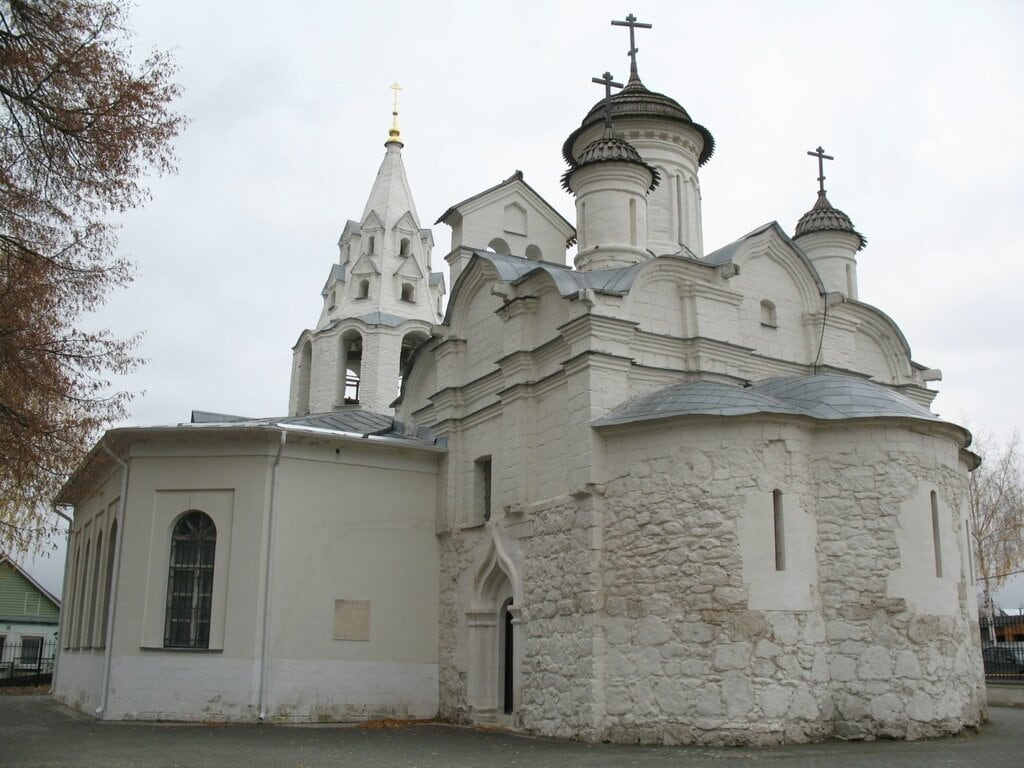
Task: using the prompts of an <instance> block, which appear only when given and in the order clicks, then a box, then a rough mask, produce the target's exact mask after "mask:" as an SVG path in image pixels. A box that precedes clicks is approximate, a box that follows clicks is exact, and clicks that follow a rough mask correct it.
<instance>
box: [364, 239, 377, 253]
mask: <svg viewBox="0 0 1024 768" xmlns="http://www.w3.org/2000/svg"><path fill="white" fill-rule="evenodd" d="M376 245H377V238H375V237H374V236H373V235H370V237H369V239H368V240H367V241H366V252H367V253H376V251H375V250H374V249H375V247H376Z"/></svg>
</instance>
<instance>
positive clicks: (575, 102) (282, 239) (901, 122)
mask: <svg viewBox="0 0 1024 768" xmlns="http://www.w3.org/2000/svg"><path fill="white" fill-rule="evenodd" d="M629 12H633V13H635V14H636V15H637V17H638V18H639V20H640V21H643V22H649V23H652V24H653V25H654V28H653V29H652V30H642V31H638V32H637V46H638V48H639V54H638V61H639V70H640V76H641V78H642V79H643V81H644V84H645V85H646V86H647V87H648V88H650V89H651V90H654V91H659V92H662V93H665V94H667V95H669V96H671V97H673V98H675V99H676V100H677V101H679V102H680V103H681V104H682V105H683V107H685V108H686V109H687V111H688V112H689V113H690V115H691V117H692V118H693V119H694V120H695V121H696V122H698V123H701V124H702V125H704V126H705V127H707V128H708V129H709V130H710V131H711V133H712V134H713V135H714V137H715V144H716V149H715V153H714V156H713V157H712V158H711V160H710V161H709V162H708V164H707V165H705V166H704V168H703V169H702V170H701V187H702V192H703V213H704V242H705V247H706V249H707V250H708V251H711V250H714V249H715V248H717V247H719V246H721V245H724V244H726V243H728V242H730V241H732V240H734V239H736V238H738V237H740V236H741V235H743V234H745V233H746V232H748V231H750V230H752V229H754V228H755V227H757V226H759V225H761V224H763V223H765V222H767V221H771V220H776V221H778V222H779V223H780V224H781V225H782V227H783V228H784V229H785V230H786V231H787V232H790V233H792V231H793V228H794V226H795V224H796V221H797V220H798V219H799V217H800V215H801V214H803V213H804V212H805V211H807V210H808V209H809V208H810V207H811V205H812V204H813V203H814V200H815V192H816V189H817V181H816V177H817V166H816V161H815V160H814V158H811V157H808V156H807V154H806V152H807V151H808V150H811V149H814V148H815V147H817V146H818V145H819V144H820V145H822V146H824V148H825V150H826V151H827V152H828V153H829V154H831V155H833V156H835V158H836V159H835V161H833V162H830V163H826V169H825V174H826V176H827V180H826V187H827V189H828V193H829V199H830V200H831V202H832V203H833V205H835V206H836V207H838V208H841V209H842V210H843V211H845V212H846V213H847V214H848V215H849V216H850V217H851V218H852V220H853V222H854V225H855V226H856V227H857V229H858V230H859V231H860V232H861V233H863V234H864V235H865V236H866V237H867V239H868V247H867V248H866V249H865V250H864V251H862V252H861V254H860V255H859V267H858V270H859V288H860V298H861V300H862V301H866V302H868V303H871V304H874V305H876V306H878V307H880V308H881V309H883V310H884V311H885V312H886V313H888V314H889V315H890V316H891V317H892V318H893V319H894V320H895V321H896V322H897V323H898V324H899V325H900V327H901V328H902V330H903V332H904V334H905V335H906V337H907V339H908V341H909V342H910V345H911V349H912V351H913V356H914V359H915V360H916V361H917V362H919V363H922V364H924V365H926V366H928V367H933V368H940V369H941V370H942V372H943V381H942V382H940V383H939V384H938V389H939V391H940V394H939V396H938V398H937V399H936V401H935V403H934V407H933V410H935V411H936V412H937V413H939V414H940V415H941V416H943V417H944V418H947V419H951V420H955V421H965V420H966V421H968V422H969V424H970V426H971V427H972V429H974V430H976V431H978V430H989V431H992V432H995V433H996V434H997V435H1007V434H1009V433H1011V432H1012V431H1013V430H1014V429H1016V428H1017V426H1018V425H1019V424H1021V423H1022V422H1024V405H1022V398H1021V397H1020V396H1019V394H1018V393H1019V389H1018V387H1019V380H1020V378H1021V375H1022V373H1024V360H1022V356H1021V351H1022V343H1021V337H1020V334H1021V331H1022V328H1024V308H1022V304H1021V302H1020V301H1018V299H1017V293H1018V292H1019V285H1020V283H1021V278H1022V276H1024V234H1022V231H1024V227H1022V224H1024V153H1022V151H1021V150H1020V147H1019V141H1018V136H1019V134H1020V132H1021V129H1022V128H1021V127H1022V126H1024V3H1021V2H1017V1H1016V0H988V1H985V0H972V1H971V2H967V1H966V0H963V1H962V2H949V1H947V0H927V1H926V2H911V1H909V0H907V1H903V0H901V1H900V2H894V1H893V0H884V1H881V2H872V1H870V0H857V2H824V1H823V0H806V1H805V0H775V2H771V3H767V2H760V1H755V0H743V1H741V0H735V1H733V2H730V1H729V0H715V1H714V2H701V1H698V0H692V1H690V2H680V1H679V0H673V1H672V2H637V1H635V0H634V1H632V2H629V3H626V4H623V3H621V2H615V3H611V2H605V1H604V0H586V1H581V2H550V1H549V2H543V3H542V2H528V1H523V0H520V1H519V2H515V3H493V2H473V3H470V2H446V1H444V0H431V2H422V1H420V2H403V1H402V0H396V1H395V2H390V3H379V2H337V1H336V0H335V1H334V2H312V1H308V2H303V1H302V0H293V2H291V3H288V4H282V3H280V2H279V1H278V2H273V3H271V2H264V1H263V0H249V2H247V3H245V4H244V5H243V6H239V4H237V3H233V2H226V0H201V1H195V2H193V1H189V0H179V1H178V2H173V3H172V2H166V1H165V2H160V1H159V0H141V1H140V3H139V7H138V8H136V9H135V11H134V13H133V16H132V24H133V26H134V28H135V31H136V34H137V37H136V40H135V45H134V47H135V51H136V53H137V54H139V55H140V56H141V55H142V54H144V53H145V52H147V51H149V50H151V49H153V48H159V49H170V50H172V51H173V53H174V56H175V59H176V61H177V62H178V64H179V66H180V72H179V81H180V82H181V84H182V85H183V87H184V95H183V97H182V98H181V100H180V102H179V103H178V109H179V110H180V111H181V112H182V113H184V114H185V115H187V116H188V118H189V120H190V121H191V122H190V124H189V126H188V127H187V129H186V130H185V132H184V133H183V134H182V136H181V137H180V138H179V140H178V141H177V143H176V147H177V152H178V156H179V172H178V174H177V175H176V176H173V177H168V178H163V179H156V180H154V181H153V183H152V185H151V188H152V192H153V199H152V201H151V202H150V203H149V204H148V205H147V206H146V207H145V208H143V209H140V210H137V211H134V212H132V213H130V214H129V215H127V216H125V217H124V221H123V227H122V230H121V238H120V242H121V247H122V250H123V252H124V253H125V254H127V255H129V256H130V257H131V258H132V259H133V260H134V261H135V263H136V264H137V268H138V277H137V279H136V281H135V282H134V284H133V285H132V286H131V287H130V288H128V289H127V290H124V291H122V292H120V293H118V294H117V295H115V296H112V297H111V299H110V301H109V302H108V303H107V305H106V306H105V307H104V308H103V310H102V311H101V312H100V313H98V314H97V315H96V316H95V317H93V318H89V319H87V321H86V323H87V324H88V325H98V326H102V327H108V328H111V329H113V330H114V331H115V332H116V333H118V334H120V335H122V336H128V335H131V334H134V333H137V332H144V333H145V336H144V337H143V340H142V342H141V344H140V347H139V351H140V353H141V354H142V356H144V357H145V358H147V360H148V362H147V364H146V365H145V366H143V367H142V368H141V369H139V371H138V372H137V373H135V374H133V375H131V376H130V377H128V378H127V379H125V380H123V381H119V382H118V384H119V386H123V387H125V388H127V389H130V390H132V391H137V392H143V393H144V394H140V395H139V396H138V397H137V398H136V400H135V401H134V402H133V403H132V408H131V410H132V415H131V419H130V420H129V421H128V422H126V423H129V424H155V423H161V424H165V423H177V422H180V421H187V420H188V418H189V413H190V411H191V410H192V409H201V410H211V411H221V412H227V413H236V414H241V415H247V416H270V415H283V414H284V413H285V412H286V410H287V406H288V380H289V374H290V368H291V346H292V345H293V344H294V343H295V341H296V339H297V338H298V336H299V333H300V332H301V331H302V330H303V329H304V328H307V327H310V326H311V325H313V324H314V323H315V321H316V319H317V317H318V315H319V312H320V308H321V299H320V289H321V288H322V286H323V283H324V280H325V279H326V277H327V274H328V271H329V269H330V265H331V263H332V262H334V261H335V260H336V258H337V249H336V247H335V243H336V241H337V239H338V236H339V234H340V233H341V230H342V227H343V226H344V224H345V221H346V220H347V219H357V218H359V216H360V215H361V213H362V210H363V206H364V204H365V202H366V196H367V194H368V192H369V190H370V186H371V184H372V182H373V178H374V175H375V173H376V170H377V167H378V165H379V164H380V161H381V159H382V158H383V154H384V147H383V142H384V139H385V138H386V137H387V129H388V127H389V126H390V122H391V114H390V113H391V97H392V92H391V90H389V86H390V85H391V83H392V82H394V81H396V80H397V81H398V82H399V83H400V84H401V86H402V89H403V90H402V92H401V102H400V112H401V115H400V118H399V122H400V126H401V130H402V139H403V141H404V142H405V149H404V150H403V158H404V160H405V165H406V170H407V172H408V175H409V181H410V184H411V186H412V190H413V194H414V196H415V199H416V206H417V208H418V211H419V215H420V217H421V222H420V223H421V225H422V226H433V224H434V221H435V220H436V219H437V217H438V216H439V215H440V214H441V213H442V212H444V211H445V209H446V208H447V207H448V206H449V205H451V204H452V203H455V202H457V201H459V200H462V199H464V198H466V197H469V196H470V195H472V194H474V193H476V192H478V191H480V190H482V189H484V188H486V187H488V186H491V185H493V184H495V183H497V182H499V181H501V180H502V179H505V178H507V177H508V176H509V175H511V174H512V173H513V172H514V171H515V170H516V169H521V170H522V171H523V173H524V174H525V178H526V181H527V182H528V183H529V184H530V185H531V186H533V187H534V188H535V189H536V190H537V191H538V192H539V193H540V194H541V195H543V196H544V197H546V198H547V200H548V201H549V202H550V203H551V204H553V205H554V206H555V207H556V208H557V209H558V210H559V211H561V213H562V214H563V215H564V216H566V217H567V218H569V219H570V220H574V219H575V216H574V212H573V204H572V198H571V197H570V196H569V195H568V194H566V193H565V192H563V191H562V190H561V188H560V186H559V183H558V179H559V176H560V174H561V173H562V171H563V170H564V163H563V161H562V158H561V145H562V142H563V141H564V139H565V137H566V136H567V135H568V134H569V133H570V132H571V131H572V130H573V129H574V128H575V127H577V126H578V125H579V122H580V120H581V119H582V117H583V115H584V114H585V113H586V112H587V110H588V109H589V108H590V107H591V106H592V105H593V104H594V103H595V102H596V101H598V100H599V99H600V97H601V88H600V87H599V86H596V85H593V84H591V82H590V79H591V77H595V76H599V75H601V74H602V73H603V72H605V71H606V70H608V71H610V72H611V73H612V74H613V75H614V76H615V77H616V78H617V79H620V80H623V79H624V78H626V77H627V76H628V59H627V57H626V52H627V50H628V47H629V41H628V33H627V31H626V30H624V29H621V28H616V27H612V26H611V25H610V24H609V21H610V20H611V19H613V18H616V19H621V18H624V17H625V15H626V14H627V13H629ZM434 238H435V241H436V247H435V251H434V265H435V269H436V268H438V267H439V266H441V265H443V264H444V262H443V256H444V255H445V254H446V253H447V252H448V248H449V243H450V230H449V229H448V228H447V227H446V226H444V225H438V226H436V227H434ZM450 287H451V286H450V285H449V288H450ZM33 571H34V572H35V573H37V574H38V576H39V578H40V579H41V580H42V581H44V582H47V585H48V586H51V588H53V589H55V590H57V589H59V586H58V580H59V576H58V575H57V571H58V569H57V568H56V567H55V564H54V563H53V562H50V563H47V564H45V565H43V566H33ZM1004 602H1007V604H1008V605H1017V604H1019V603H1024V588H1022V589H1020V590H1019V595H1018V594H1017V593H1014V594H1012V595H1008V596H1006V597H1005V598H1004Z"/></svg>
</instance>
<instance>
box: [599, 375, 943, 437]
mask: <svg viewBox="0 0 1024 768" xmlns="http://www.w3.org/2000/svg"><path fill="white" fill-rule="evenodd" d="M755 413H779V414H786V415H792V416H807V417H810V418H813V419H822V420H834V419H862V418H883V417H893V418H897V417H899V418H911V419H925V420H928V421H937V420H938V417H937V416H935V415H934V414H933V413H931V412H930V411H928V410H927V409H926V408H923V407H921V406H920V405H918V404H917V403H915V402H914V401H913V400H910V399H909V398H907V397H905V396H904V395H901V394H900V393H898V392H894V391H893V390H891V389H889V388H887V387H883V386H881V385H880V384H875V383H874V382H872V381H868V380H867V379H858V378H855V377H852V376H840V375H837V374H817V375H813V376H783V377H780V378H773V379H766V380H764V381H761V382H758V383H757V384H754V385H752V386H749V387H740V386H735V385H730V384H722V383H719V382H712V381H694V382H686V383H683V384H675V385H673V386H671V387H667V388H666V389H662V390H659V391H657V392H651V393H648V394H646V395H641V396H640V397H637V398H634V399H633V400H630V401H628V402H626V403H624V404H622V405H621V406H619V407H618V408H616V409H615V410H613V411H612V412H611V413H609V414H608V415H606V416H604V417H602V418H600V419H598V420H596V421H595V422H594V426H595V427H601V426H607V425H610V424H628V423H631V422H637V421H648V420H654V419H664V418H669V417H673V416H744V415H750V414H755Z"/></svg>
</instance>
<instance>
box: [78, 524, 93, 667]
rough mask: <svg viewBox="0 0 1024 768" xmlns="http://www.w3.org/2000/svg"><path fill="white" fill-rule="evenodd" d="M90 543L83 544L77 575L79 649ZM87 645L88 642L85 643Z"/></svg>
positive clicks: (87, 583)
mask: <svg viewBox="0 0 1024 768" xmlns="http://www.w3.org/2000/svg"><path fill="white" fill-rule="evenodd" d="M90 544H92V542H91V541H86V542H85V560H83V561H82V570H81V571H80V572H79V574H78V589H79V590H80V591H79V593H78V610H77V611H76V612H75V647H76V648H81V647H82V645H83V643H82V630H83V625H84V623H85V611H86V607H87V605H88V603H87V602H86V594H87V593H88V591H89V589H88V586H89V545H90ZM85 644H86V645H88V642H86V643H85Z"/></svg>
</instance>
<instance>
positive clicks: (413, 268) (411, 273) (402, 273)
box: [394, 256, 424, 280]
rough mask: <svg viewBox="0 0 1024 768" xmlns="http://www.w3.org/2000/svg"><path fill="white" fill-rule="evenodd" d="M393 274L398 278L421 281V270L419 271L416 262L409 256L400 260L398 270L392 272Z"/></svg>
mask: <svg viewBox="0 0 1024 768" xmlns="http://www.w3.org/2000/svg"><path fill="white" fill-rule="evenodd" d="M394 274H396V275H398V276H399V277H407V278H410V279H412V280H422V279H423V277H424V275H423V270H422V269H420V265H419V264H418V263H417V262H416V259H414V258H412V257H411V256H410V257H408V258H404V259H402V263H401V264H400V265H399V266H398V269H396V270H395V271H394Z"/></svg>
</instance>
